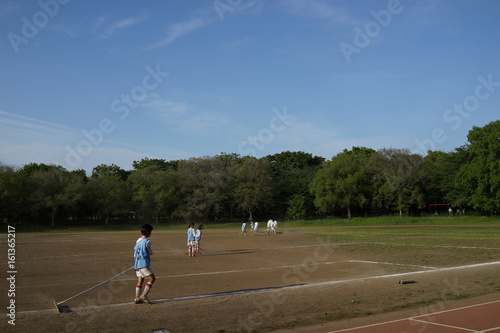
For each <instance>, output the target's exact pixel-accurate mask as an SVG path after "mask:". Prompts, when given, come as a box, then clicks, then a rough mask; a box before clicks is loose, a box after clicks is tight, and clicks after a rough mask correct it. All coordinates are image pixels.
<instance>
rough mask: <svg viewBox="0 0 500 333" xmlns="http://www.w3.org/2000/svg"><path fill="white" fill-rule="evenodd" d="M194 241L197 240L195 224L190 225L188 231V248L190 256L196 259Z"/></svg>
mask: <svg viewBox="0 0 500 333" xmlns="http://www.w3.org/2000/svg"><path fill="white" fill-rule="evenodd" d="M194 240H195V231H194V223H191V224H190V225H189V228H188V231H187V247H188V254H189V256H190V257H194V256H195V255H194Z"/></svg>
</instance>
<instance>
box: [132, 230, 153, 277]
mask: <svg viewBox="0 0 500 333" xmlns="http://www.w3.org/2000/svg"><path fill="white" fill-rule="evenodd" d="M148 242H149V239H148V238H143V239H141V240H140V241H139V242H137V244H135V246H134V269H136V270H137V269H141V268H146V267H149V265H150V263H151V259H150V254H149V251H148V247H147V243H148Z"/></svg>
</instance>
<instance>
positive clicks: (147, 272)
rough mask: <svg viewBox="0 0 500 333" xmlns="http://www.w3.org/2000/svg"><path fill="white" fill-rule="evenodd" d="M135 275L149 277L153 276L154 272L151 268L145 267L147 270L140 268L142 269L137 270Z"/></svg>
mask: <svg viewBox="0 0 500 333" xmlns="http://www.w3.org/2000/svg"><path fill="white" fill-rule="evenodd" d="M135 274H136V275H137V277H143V278H144V277H148V276H150V275H153V274H154V272H153V270H152V269H151V267H145V268H140V269H136V270H135Z"/></svg>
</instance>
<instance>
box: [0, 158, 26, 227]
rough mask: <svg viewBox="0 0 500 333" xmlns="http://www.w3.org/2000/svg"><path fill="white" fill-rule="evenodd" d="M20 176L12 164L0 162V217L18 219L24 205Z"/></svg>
mask: <svg viewBox="0 0 500 333" xmlns="http://www.w3.org/2000/svg"><path fill="white" fill-rule="evenodd" d="M22 189H23V184H22V178H21V176H20V174H19V173H18V172H17V170H16V169H15V168H14V167H12V166H7V165H4V164H2V163H0V217H1V218H4V219H6V220H11V219H18V218H19V217H21V216H22V212H23V211H24V208H25V207H26V201H25V196H24V193H23V191H22Z"/></svg>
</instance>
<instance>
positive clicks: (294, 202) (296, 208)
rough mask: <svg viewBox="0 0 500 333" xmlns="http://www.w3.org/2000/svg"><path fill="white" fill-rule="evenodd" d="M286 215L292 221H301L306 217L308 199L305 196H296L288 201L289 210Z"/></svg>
mask: <svg viewBox="0 0 500 333" xmlns="http://www.w3.org/2000/svg"><path fill="white" fill-rule="evenodd" d="M286 214H287V215H288V217H289V218H291V219H292V220H299V219H303V218H304V217H306V198H305V197H304V196H303V195H300V194H296V195H294V196H293V197H292V198H291V199H290V200H288V209H287V211H286Z"/></svg>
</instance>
